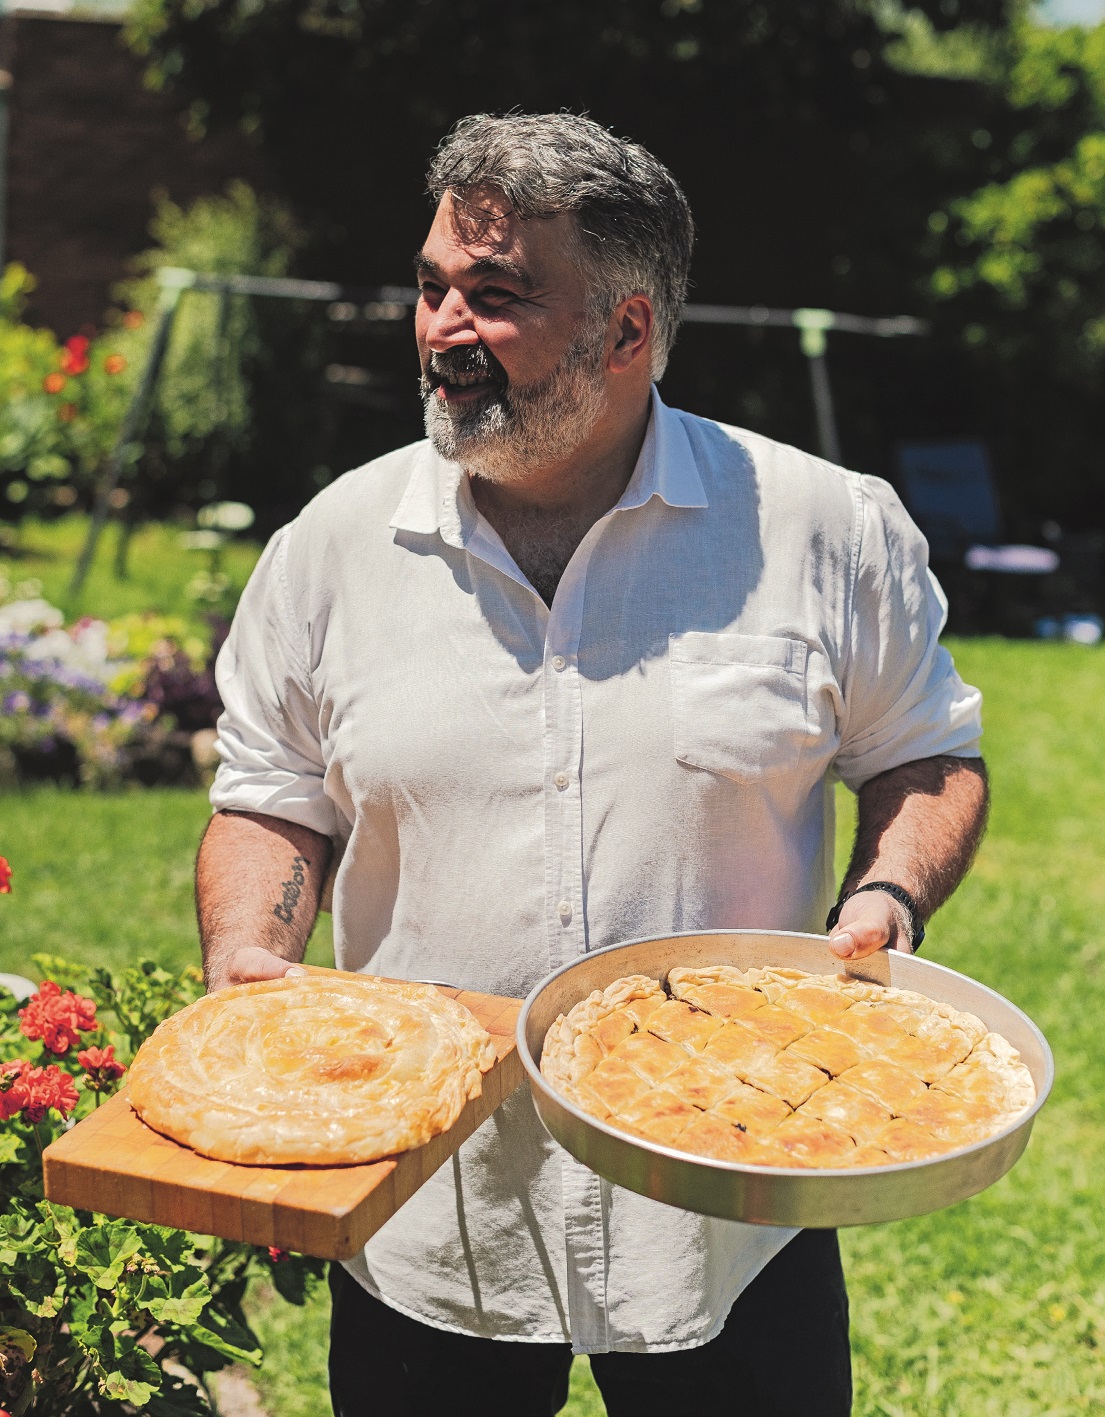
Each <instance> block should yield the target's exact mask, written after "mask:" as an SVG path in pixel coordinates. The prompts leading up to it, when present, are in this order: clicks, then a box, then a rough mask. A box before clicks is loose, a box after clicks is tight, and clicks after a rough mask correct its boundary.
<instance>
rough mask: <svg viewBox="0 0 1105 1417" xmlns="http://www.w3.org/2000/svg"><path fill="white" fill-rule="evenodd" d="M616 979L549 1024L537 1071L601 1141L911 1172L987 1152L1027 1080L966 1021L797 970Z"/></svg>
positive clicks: (1030, 1089) (995, 1040)
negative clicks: (609, 1137) (974, 1149)
mask: <svg viewBox="0 0 1105 1417" xmlns="http://www.w3.org/2000/svg"><path fill="white" fill-rule="evenodd" d="M668 989H669V990H670V995H669V993H668V992H666V991H665V990H664V989H663V988H662V987H661V985H660V983H659V982H658V981H657V980H655V979H650V978H648V977H647V976H646V975H640V974H636V975H630V976H629V977H627V978H625V979H618V980H615V982H614V983H613V984H610V985H608V986H607V988H606V989H604V990H602V991H599V990H596V991H595V992H594V993H593V994H591V995H590V996H589V997H588V998H587V999H584V1000H582V1001H581V1002H580V1003H578V1004H576V1005H575V1007H574V1008H573V1009H571V1010H570V1012H569V1013H568V1014H567V1015H566V1016H565V1015H563V1014H562V1015H561V1016H560V1017H559V1018H558V1019H557V1020H556V1022H555V1023H554V1024H553V1025H552V1027H551V1028H550V1029H549V1031H548V1033H547V1034H546V1036H545V1046H544V1050H543V1053H542V1057H541V1071H542V1073H543V1074H544V1076H545V1077H546V1078H548V1080H549V1082H550V1083H551V1084H552V1085H553V1086H554V1087H555V1088H557V1090H558V1091H560V1092H561V1093H562V1094H563V1095H564V1096H565V1097H567V1098H568V1099H569V1101H571V1102H573V1103H575V1105H576V1106H577V1107H580V1108H582V1110H583V1111H585V1112H588V1113H590V1114H591V1115H592V1116H594V1117H597V1118H598V1119H599V1120H601V1121H603V1122H605V1123H607V1125H608V1126H611V1127H617V1128H618V1129H619V1130H621V1131H625V1132H629V1133H630V1134H632V1135H635V1136H640V1137H644V1138H646V1139H648V1140H650V1141H654V1142H660V1143H661V1144H663V1145H664V1146H670V1147H673V1148H675V1149H677V1150H679V1151H687V1152H691V1153H693V1154H696V1155H700V1156H708V1157H713V1158H716V1159H719V1160H724V1161H737V1162H744V1163H747V1164H750V1165H760V1166H802V1167H825V1168H840V1167H852V1166H886V1165H890V1164H891V1163H893V1162H901V1161H919V1160H922V1159H924V1158H926V1157H931V1156H938V1155H940V1154H941V1153H942V1152H946V1151H954V1150H955V1149H956V1148H957V1147H961V1146H967V1145H969V1144H970V1143H972V1142H976V1141H982V1140H984V1139H985V1138H986V1137H989V1136H993V1135H994V1134H995V1133H997V1132H998V1131H1000V1130H1001V1129H1002V1128H1003V1127H1005V1126H1006V1125H1007V1124H1008V1123H1009V1122H1011V1121H1013V1120H1014V1119H1015V1118H1016V1117H1018V1116H1020V1114H1021V1113H1023V1112H1024V1111H1025V1110H1026V1109H1027V1108H1028V1107H1030V1106H1031V1105H1032V1103H1033V1101H1034V1100H1035V1097H1036V1089H1035V1086H1034V1084H1033V1082H1032V1077H1031V1074H1030V1073H1029V1071H1028V1069H1027V1068H1026V1067H1025V1066H1024V1064H1023V1063H1022V1062H1021V1061H1020V1056H1019V1054H1018V1053H1017V1051H1016V1050H1015V1049H1014V1048H1013V1047H1012V1046H1011V1045H1010V1044H1009V1043H1007V1042H1006V1040H1005V1039H1004V1038H1002V1037H1001V1036H1000V1035H999V1034H996V1033H991V1032H989V1031H988V1030H987V1028H986V1025H985V1024H984V1023H983V1022H982V1021H981V1019H978V1018H976V1017H975V1016H974V1015H973V1014H967V1013H961V1012H959V1011H958V1010H956V1009H953V1008H952V1007H951V1006H950V1005H949V1004H942V1003H937V1002H936V1001H935V1000H933V999H929V998H926V997H925V995H923V994H918V993H914V992H913V991H911V990H906V989H896V988H890V987H885V986H883V985H880V984H870V983H867V982H865V981H863V980H858V979H849V978H845V977H842V976H839V975H820V974H807V973H804V972H803V971H801V970H796V969H749V970H739V969H736V968H734V967H733V966H731V965H715V966H712V967H709V968H705V969H683V968H676V969H672V970H671V971H670V972H669V974H668Z"/></svg>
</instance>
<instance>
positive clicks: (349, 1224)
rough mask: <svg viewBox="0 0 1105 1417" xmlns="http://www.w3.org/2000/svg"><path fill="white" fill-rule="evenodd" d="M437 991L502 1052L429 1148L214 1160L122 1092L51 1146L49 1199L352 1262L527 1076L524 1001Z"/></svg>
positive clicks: (46, 1165) (47, 1155)
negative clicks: (294, 1161)
mask: <svg viewBox="0 0 1105 1417" xmlns="http://www.w3.org/2000/svg"><path fill="white" fill-rule="evenodd" d="M334 972H335V971H332V970H326V971H323V970H314V969H312V970H311V973H334ZM357 977H360V976H357ZM442 993H444V994H448V995H449V997H450V998H453V999H456V1000H458V1001H459V1002H460V1003H462V1004H464V1005H465V1007H467V1008H469V1009H471V1011H472V1012H473V1013H474V1014H475V1016H476V1018H478V1019H479V1021H480V1023H482V1024H483V1026H484V1028H486V1029H487V1031H488V1033H490V1035H491V1037H492V1039H493V1041H494V1043H495V1052H496V1060H495V1063H494V1065H493V1066H492V1068H491V1070H490V1071H489V1072H487V1073H485V1074H484V1079H483V1092H482V1094H481V1095H480V1096H479V1097H477V1098H474V1099H472V1100H471V1101H470V1102H469V1103H468V1104H467V1106H466V1107H465V1108H464V1111H463V1112H461V1114H460V1116H459V1117H458V1118H457V1120H456V1121H455V1122H454V1123H453V1125H452V1126H451V1127H450V1128H449V1130H448V1131H447V1132H442V1134H441V1135H440V1136H436V1137H433V1138H432V1139H431V1140H430V1141H428V1142H427V1143H426V1144H425V1146H420V1147H415V1148H414V1149H413V1150H412V1151H405V1152H401V1153H400V1154H399V1155H398V1156H393V1157H388V1158H387V1159H386V1160H384V1161H374V1162H371V1163H370V1164H368V1165H366V1166H334V1167H323V1166H271V1167H270V1166H240V1165H236V1164H233V1163H231V1162H227V1161H211V1160H209V1159H208V1158H207V1157H205V1156H199V1155H197V1153H196V1152H194V1151H191V1150H190V1149H189V1148H188V1147H185V1146H180V1145H179V1144H178V1143H177V1142H175V1141H170V1140H169V1138H168V1137H163V1136H160V1135H159V1134H158V1133H157V1132H155V1131H151V1129H150V1128H149V1127H147V1126H146V1125H145V1123H144V1122H141V1121H140V1120H139V1119H138V1116H137V1115H136V1114H135V1113H134V1112H133V1111H132V1110H131V1107H130V1104H129V1103H128V1102H127V1094H126V1088H123V1090H122V1091H120V1092H119V1093H117V1094H116V1095H115V1096H114V1097H112V1098H111V1099H110V1100H109V1101H107V1102H105V1103H104V1104H103V1106H101V1107H98V1108H97V1109H96V1111H95V1112H93V1113H92V1114H91V1115H90V1116H88V1117H86V1118H85V1119H84V1121H83V1122H79V1123H78V1124H77V1125H76V1126H75V1127H73V1128H72V1130H71V1131H68V1132H66V1134H65V1135H64V1136H63V1137H60V1138H59V1139H58V1140H57V1141H55V1142H53V1143H52V1144H51V1145H50V1146H48V1147H47V1148H46V1151H45V1153H44V1154H43V1158H42V1159H43V1173H44V1176H45V1183H46V1195H47V1197H48V1198H49V1199H50V1200H52V1201H57V1202H58V1203H59V1204H60V1205H70V1206H73V1207H74V1208H75V1209H78V1210H94V1211H99V1212H101V1213H102V1214H104V1215H117V1216H125V1217H126V1218H127V1219H128V1220H144V1221H149V1222H152V1223H153V1224H155V1225H167V1226H172V1227H173V1228H174V1229H178V1230H192V1231H195V1232H197V1233H198V1234H201V1235H219V1236H221V1237H222V1238H223V1239H225V1240H244V1241H246V1242H247V1243H249V1244H251V1245H277V1246H279V1247H280V1248H281V1249H282V1250H295V1251H296V1252H297V1253H299V1254H304V1255H317V1256H319V1257H320V1258H321V1259H328V1260H344V1259H349V1258H350V1257H351V1256H352V1255H355V1254H357V1253H358V1251H359V1250H360V1249H361V1247H362V1246H363V1245H364V1243H365V1241H366V1240H367V1239H368V1238H369V1236H370V1235H373V1234H375V1232H376V1231H377V1230H379V1228H380V1226H381V1225H383V1223H384V1221H385V1220H388V1219H389V1218H390V1217H391V1216H392V1215H394V1214H395V1212H396V1211H397V1210H398V1209H399V1207H400V1206H401V1205H402V1204H403V1203H404V1202H405V1201H408V1200H409V1199H410V1198H411V1196H413V1195H414V1193H415V1191H417V1190H418V1188H419V1187H420V1186H421V1185H422V1184H423V1182H424V1181H427V1180H429V1178H430V1177H431V1176H432V1175H433V1173H434V1172H435V1171H436V1170H437V1169H438V1167H439V1166H441V1165H442V1164H443V1162H445V1161H447V1160H448V1159H449V1157H450V1156H452V1154H453V1153H454V1152H455V1151H456V1150H457V1148H458V1147H459V1146H460V1145H461V1143H462V1142H464V1141H466V1140H467V1139H468V1137H470V1136H471V1135H472V1133H473V1132H474V1131H475V1130H476V1128H477V1127H478V1126H480V1124H481V1123H482V1122H484V1121H486V1119H487V1118H488V1117H490V1116H491V1114H492V1112H494V1111H495V1109H496V1108H497V1107H498V1106H499V1104H500V1103H501V1102H503V1101H504V1100H505V1099H506V1098H507V1097H509V1096H510V1094H511V1093H512V1092H513V1091H514V1090H515V1088H517V1087H519V1086H520V1085H521V1083H522V1080H523V1078H524V1073H523V1071H522V1065H521V1063H520V1062H519V1059H518V1054H517V1050H516V1049H515V1046H514V1024H515V1021H516V1019H517V1017H518V1011H519V1009H520V1008H521V1006H522V1005H521V1001H520V1000H519V999H506V998H501V997H499V996H498V995H496V994H475V993H471V992H469V991H467V990H460V989H442Z"/></svg>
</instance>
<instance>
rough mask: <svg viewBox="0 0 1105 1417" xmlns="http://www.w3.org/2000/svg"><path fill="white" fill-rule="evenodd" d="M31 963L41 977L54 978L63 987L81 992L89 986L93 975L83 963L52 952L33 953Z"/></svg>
mask: <svg viewBox="0 0 1105 1417" xmlns="http://www.w3.org/2000/svg"><path fill="white" fill-rule="evenodd" d="M31 963H32V964H33V965H34V967H35V970H36V971H37V974H38V977H39V978H40V979H52V980H53V981H54V982H55V983H56V984H60V985H61V987H62V988H63V989H75V990H77V991H78V992H79V991H80V990H82V989H86V988H87V987H88V983H89V979H90V978H91V976H90V975H89V972H88V970H87V968H86V967H85V966H84V965H83V964H74V963H73V962H72V961H71V960H67V959H62V958H61V956H60V955H52V954H33V955H32V956H31Z"/></svg>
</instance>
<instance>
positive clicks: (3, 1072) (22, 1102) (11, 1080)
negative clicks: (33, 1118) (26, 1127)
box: [0, 1058, 31, 1122]
mask: <svg viewBox="0 0 1105 1417" xmlns="http://www.w3.org/2000/svg"><path fill="white" fill-rule="evenodd" d="M30 1071H31V1065H30V1063H28V1062H27V1060H26V1059H25V1058H16V1059H14V1060H13V1061H12V1062H10V1063H0V1122H6V1121H7V1120H8V1118H9V1117H14V1116H15V1114H16V1113H17V1112H22V1110H23V1108H24V1107H25V1106H26V1105H27V1103H28V1102H29V1101H30V1097H31V1093H30V1088H29V1087H28V1086H27V1083H26V1081H25V1079H26V1076H27V1074H28V1073H29V1072H30Z"/></svg>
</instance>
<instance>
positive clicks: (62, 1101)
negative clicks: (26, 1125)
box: [21, 1063, 80, 1125]
mask: <svg viewBox="0 0 1105 1417" xmlns="http://www.w3.org/2000/svg"><path fill="white" fill-rule="evenodd" d="M21 1081H22V1083H23V1085H24V1086H25V1087H27V1088H28V1090H29V1092H30V1098H29V1100H28V1101H27V1102H25V1103H24V1104H23V1116H24V1118H25V1119H26V1120H27V1121H28V1122H30V1123H32V1124H34V1125H37V1124H38V1123H39V1122H41V1121H42V1119H43V1117H45V1115H46V1113H47V1112H49V1110H50V1108H51V1107H52V1108H54V1110H55V1111H57V1112H60V1113H61V1115H62V1116H63V1117H68V1116H69V1113H70V1112H72V1110H73V1108H74V1107H76V1105H77V1103H78V1102H79V1101H80V1098H79V1096H78V1094H77V1084H76V1083H75V1082H74V1081H73V1079H72V1078H71V1077H70V1076H69V1074H68V1073H67V1072H66V1071H65V1069H64V1068H59V1067H58V1065H57V1063H50V1064H48V1066H46V1067H45V1068H31V1069H30V1071H29V1072H26V1073H24V1075H23V1077H22V1079H21Z"/></svg>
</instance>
